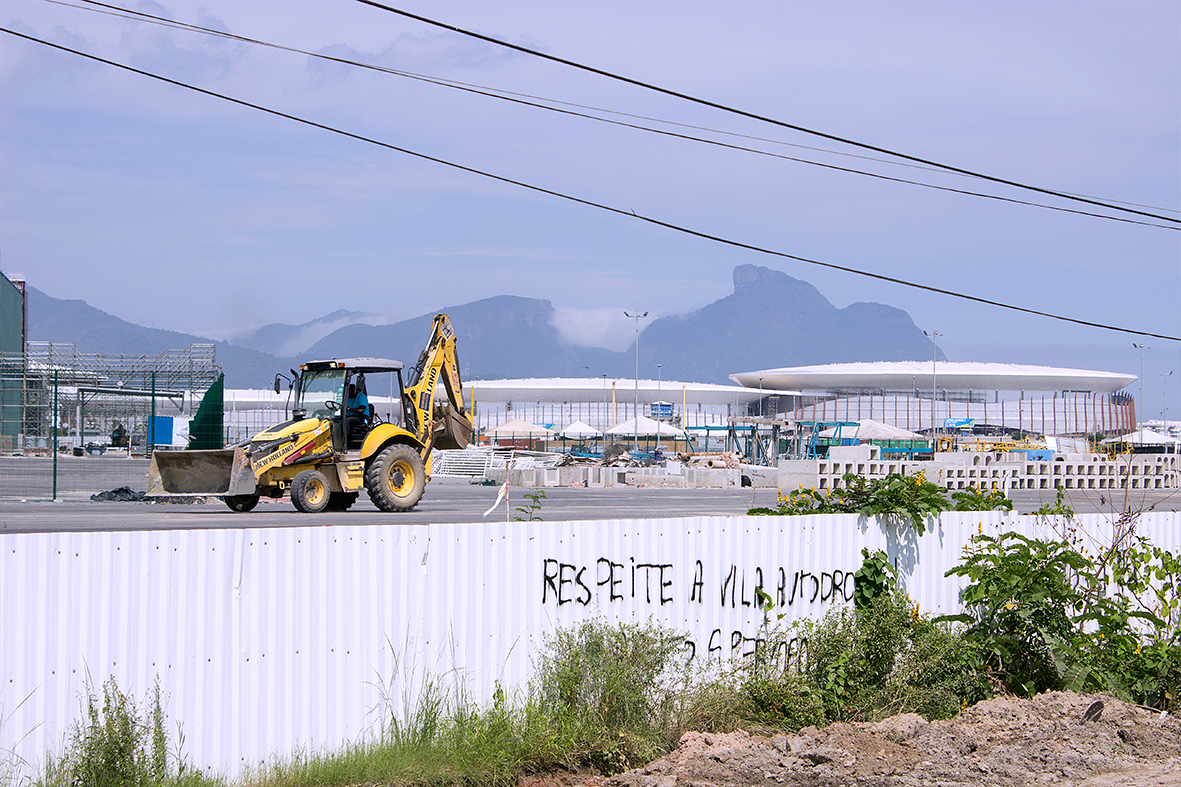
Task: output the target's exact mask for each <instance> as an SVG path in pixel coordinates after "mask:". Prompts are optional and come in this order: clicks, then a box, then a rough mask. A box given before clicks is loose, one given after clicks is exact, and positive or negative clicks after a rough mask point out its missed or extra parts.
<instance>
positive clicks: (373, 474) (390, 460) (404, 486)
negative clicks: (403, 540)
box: [365, 444, 426, 511]
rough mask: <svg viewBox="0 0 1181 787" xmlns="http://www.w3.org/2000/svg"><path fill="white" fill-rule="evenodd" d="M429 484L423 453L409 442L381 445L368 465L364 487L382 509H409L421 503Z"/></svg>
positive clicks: (370, 497) (375, 503) (374, 503)
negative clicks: (425, 488)
mask: <svg viewBox="0 0 1181 787" xmlns="http://www.w3.org/2000/svg"><path fill="white" fill-rule="evenodd" d="M425 485H426V467H425V466H424V465H423V463H422V457H421V456H419V455H418V452H417V451H415V450H414V449H413V448H411V447H410V446H408V445H402V444H395V445H391V446H387V447H386V448H384V449H382V451H381V453H379V454H378V455H377V456H375V457H374V458H373V461H372V462H370V463H369V467H367V468H366V469H365V489H366V490H367V491H368V492H369V499H370V500H372V501H373V505H375V506H377V507H378V508H379V509H381V510H382V511H409V510H410V509H412V508H414V507H415V506H416V505H418V501H419V500H420V499H421V498H422V490H423V487H424V486H425Z"/></svg>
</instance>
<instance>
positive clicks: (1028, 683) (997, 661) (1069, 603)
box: [947, 533, 1181, 709]
mask: <svg viewBox="0 0 1181 787" xmlns="http://www.w3.org/2000/svg"><path fill="white" fill-rule="evenodd" d="M1121 542H1122V539H1119V538H1117V540H1116V545H1115V546H1113V547H1111V548H1108V549H1106V550H1104V551H1103V552H1102V553H1101V554H1099V555H1098V556H1097V557H1095V558H1091V557H1089V556H1086V555H1083V554H1082V553H1080V552H1079V551H1077V550H1076V549H1075V548H1074V546H1073V545H1072V544H1071V543H1070V542H1068V541H1065V540H1061V541H1039V540H1036V539H1031V538H1027V537H1025V536H1022V535H1019V534H1017V533H1003V534H1001V535H999V536H997V537H992V536H986V535H978V536H976V537H974V538H973V539H972V545H971V547H969V548H968V549H967V554H966V557H965V559H964V562H963V563H962V564H961V565H959V566H957V567H956V568H954V569H951V570H950V571H948V572H947V575H948V576H953V575H956V576H963V577H967V578H968V579H969V580H971V582H970V584H969V585H968V586H967V587H966V588H965V589H964V591H963V596H962V598H963V602H964V606H965V607H966V609H967V613H966V614H964V615H959V616H951V617H949V619H952V620H962V621H964V622H966V623H968V624H969V627H968V629H967V631H966V636H967V637H968V639H969V640H970V641H971V642H972V643H973V644H974V645H975V646H976V647H977V654H978V658H979V661H978V663H977V666H978V668H979V669H980V670H981V671H982V672H984V673H986V674H988V675H989V676H991V677H992V678H995V679H996V680H999V681H1000V682H1001V683H1003V684H1004V685H1005V687H1006V688H1007V689H1008V690H1009V691H1012V692H1014V693H1016V694H1019V695H1022V696H1032V695H1033V694H1035V693H1038V692H1042V691H1049V690H1056V689H1070V690H1073V691H1110V692H1112V693H1114V694H1115V695H1116V696H1118V697H1119V698H1120V699H1123V700H1126V701H1128V702H1135V703H1139V704H1145V705H1151V706H1153V707H1157V708H1162V709H1170V708H1174V707H1175V706H1176V702H1177V697H1178V696H1179V694H1181V666H1179V665H1181V633H1179V626H1178V623H1179V618H1181V608H1179V602H1178V600H1177V596H1176V588H1177V587H1178V584H1179V582H1181V560H1178V558H1176V557H1175V556H1174V555H1172V553H1170V552H1167V551H1165V550H1162V549H1160V548H1159V547H1155V546H1152V545H1151V544H1149V543H1148V542H1147V541H1145V540H1143V539H1130V541H1129V542H1128V543H1126V544H1124V543H1121Z"/></svg>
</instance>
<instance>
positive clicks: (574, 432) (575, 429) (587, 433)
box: [558, 421, 603, 440]
mask: <svg viewBox="0 0 1181 787" xmlns="http://www.w3.org/2000/svg"><path fill="white" fill-rule="evenodd" d="M602 436H603V433H602V432H600V431H599V430H598V429H596V428H594V427H593V426H591V425H590V424H585V423H583V422H582V421H575V422H574V423H572V424H570V425H569V426H567V427H566V428H565V429H563V430H562V431H561V432H559V433H558V437H561V438H563V439H566V440H590V439H593V438H595V437H602Z"/></svg>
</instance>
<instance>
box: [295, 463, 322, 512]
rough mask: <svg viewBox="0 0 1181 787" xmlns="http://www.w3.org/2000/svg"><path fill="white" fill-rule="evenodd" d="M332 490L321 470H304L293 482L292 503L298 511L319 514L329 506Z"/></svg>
mask: <svg viewBox="0 0 1181 787" xmlns="http://www.w3.org/2000/svg"><path fill="white" fill-rule="evenodd" d="M330 495H331V491H330V490H329V489H328V479H327V478H325V477H324V474H323V473H321V472H320V471H319V470H302V471H300V473H299V475H297V476H296V477H295V479H294V480H293V481H292V482H291V503H292V505H294V506H295V510H296V511H301V512H303V513H305V514H318V513H320V512H321V511H323V510H324V509H325V508H327V507H328V499H329V497H330Z"/></svg>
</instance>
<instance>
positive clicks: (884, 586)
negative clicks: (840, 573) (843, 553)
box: [853, 548, 898, 609]
mask: <svg viewBox="0 0 1181 787" xmlns="http://www.w3.org/2000/svg"><path fill="white" fill-rule="evenodd" d="M861 557H862V562H861V568H859V569H857V570H856V571H855V572H853V606H854V607H856V608H857V609H869V608H870V607H871V606H873V600H874V599H875V598H879V597H881V596H885V595H887V594H889V593H892V592H893V591H894V583H895V582H896V581H897V579H898V572H897V571H896V570H895V568H894V566H893V565H892V564H891V563H890V557H889V555H887V554H886V553H885V552H883V551H882V550H880V549H879V550H878V551H876V552H874V553H873V554H872V555H871V554H870V553H869V550H868V549H864V548H863V549H862V550H861Z"/></svg>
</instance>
